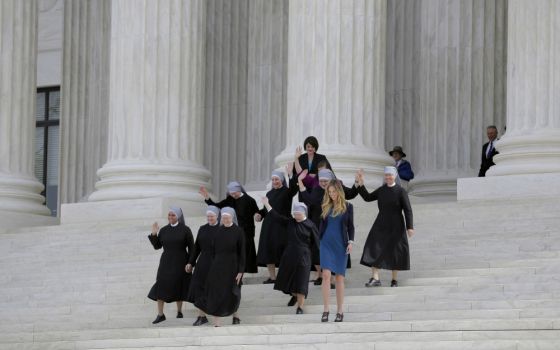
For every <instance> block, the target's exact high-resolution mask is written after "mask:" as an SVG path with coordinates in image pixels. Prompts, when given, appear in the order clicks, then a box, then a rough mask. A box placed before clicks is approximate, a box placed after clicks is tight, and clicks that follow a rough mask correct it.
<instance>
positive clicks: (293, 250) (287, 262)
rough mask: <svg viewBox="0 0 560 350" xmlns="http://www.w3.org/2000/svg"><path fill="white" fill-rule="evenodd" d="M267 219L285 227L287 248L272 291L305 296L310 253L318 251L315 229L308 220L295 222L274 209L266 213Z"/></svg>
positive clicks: (309, 267) (307, 285) (317, 235)
mask: <svg viewBox="0 0 560 350" xmlns="http://www.w3.org/2000/svg"><path fill="white" fill-rule="evenodd" d="M268 217H269V218H270V219H271V220H272V221H273V222H274V223H275V224H281V225H282V226H284V227H286V231H285V235H286V236H287V246H286V249H285V250H284V254H283V255H282V259H281V261H280V268H279V269H278V276H277V277H276V282H275V283H274V289H276V290H279V291H282V292H284V293H286V294H292V293H298V294H303V295H305V296H307V291H308V287H309V270H310V269H311V265H312V261H311V257H312V256H311V251H312V250H319V233H318V231H317V227H316V226H315V224H314V223H312V222H311V220H309V219H305V220H304V221H302V222H297V221H296V220H295V219H294V218H291V217H287V216H284V215H280V214H279V213H278V212H276V210H275V209H272V210H271V211H270V212H269V213H268ZM317 263H318V261H317Z"/></svg>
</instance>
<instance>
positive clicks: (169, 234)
mask: <svg viewBox="0 0 560 350" xmlns="http://www.w3.org/2000/svg"><path fill="white" fill-rule="evenodd" d="M148 238H149V240H150V242H151V243H152V245H153V246H154V249H160V248H162V247H163V253H162V254H161V258H160V260H159V267H158V271H157V277H156V283H155V284H154V285H153V287H152V289H150V292H149V293H148V298H150V299H152V300H163V301H165V302H166V303H171V302H173V301H183V300H187V296H188V293H189V281H190V277H191V274H188V273H186V271H185V266H186V265H187V263H188V260H189V254H191V253H192V251H193V247H194V239H193V235H192V232H191V229H190V228H189V227H188V226H185V225H182V224H178V225H177V226H175V227H172V226H171V225H166V226H164V227H162V228H161V230H160V231H159V234H158V235H157V236H152V235H148Z"/></svg>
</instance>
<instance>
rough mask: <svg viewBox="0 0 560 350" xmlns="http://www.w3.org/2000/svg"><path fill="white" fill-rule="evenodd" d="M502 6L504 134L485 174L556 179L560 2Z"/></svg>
mask: <svg viewBox="0 0 560 350" xmlns="http://www.w3.org/2000/svg"><path fill="white" fill-rule="evenodd" d="M508 7H509V11H508V69H507V72H508V73H507V74H508V76H507V79H508V83H507V84H508V85H507V87H508V96H507V133H506V134H505V135H504V137H502V138H501V140H500V141H499V142H498V143H497V144H496V148H497V149H498V151H499V152H500V154H499V155H497V156H495V157H494V162H495V163H496V165H495V166H493V167H491V168H490V169H489V171H488V172H487V173H486V175H487V176H496V175H522V174H543V173H555V174H558V173H560V99H559V98H558V93H559V91H560V3H559V2H558V1H555V0H540V1H534V2H533V1H519V0H510V1H509V5H508ZM527 181H531V179H527ZM532 181H535V179H533V180H532ZM556 181H557V180H556ZM549 185H551V184H548V183H547V184H543V187H544V190H545V191H546V189H547V188H550V187H549ZM554 187H555V188H556V189H558V183H556V184H554Z"/></svg>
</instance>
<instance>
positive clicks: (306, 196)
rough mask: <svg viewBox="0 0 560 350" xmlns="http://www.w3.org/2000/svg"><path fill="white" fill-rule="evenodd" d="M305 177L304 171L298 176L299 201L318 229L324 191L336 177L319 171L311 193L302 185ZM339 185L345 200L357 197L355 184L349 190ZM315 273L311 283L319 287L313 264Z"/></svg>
mask: <svg viewBox="0 0 560 350" xmlns="http://www.w3.org/2000/svg"><path fill="white" fill-rule="evenodd" d="M306 175H307V172H306V171H305V170H304V171H303V172H301V173H300V175H299V176H298V187H299V200H300V202H303V203H305V205H307V208H308V213H309V219H310V220H311V221H312V222H313V223H314V224H315V226H317V227H319V226H320V225H321V213H322V211H323V209H322V208H321V205H322V203H323V198H324V197H325V189H326V188H327V186H328V185H329V182H330V181H331V180H336V177H335V176H334V173H333V172H332V171H331V170H329V169H321V170H319V175H318V176H319V187H314V188H312V189H311V191H309V190H307V189H306V187H305V185H304V184H303V179H304V178H305V176H306ZM341 185H342V189H343V191H344V196H345V198H346V200H351V199H354V198H356V197H357V196H358V188H357V187H356V184H354V185H353V186H352V187H351V188H350V187H346V186H344V184H342V183H341ZM313 261H319V251H318V250H317V251H313ZM314 264H315V263H314ZM350 267H351V263H350V255H348V265H347V268H350ZM315 271H316V272H317V277H316V279H315V280H314V281H313V282H314V285H316V286H320V285H321V283H322V280H323V279H322V277H321V267H320V266H319V265H318V264H315ZM331 287H332V288H333V289H334V284H332V285H331Z"/></svg>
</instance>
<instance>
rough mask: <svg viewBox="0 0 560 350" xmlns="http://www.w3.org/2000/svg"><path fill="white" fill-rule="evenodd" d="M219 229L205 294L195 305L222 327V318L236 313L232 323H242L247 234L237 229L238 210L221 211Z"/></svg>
mask: <svg viewBox="0 0 560 350" xmlns="http://www.w3.org/2000/svg"><path fill="white" fill-rule="evenodd" d="M220 214H221V219H220V228H219V229H218V231H217V232H216V235H215V237H214V250H213V251H214V256H213V259H212V263H211V264H210V268H209V269H208V276H207V278H206V285H205V287H204V293H203V295H202V296H201V297H199V298H197V299H196V301H195V303H194V305H195V306H196V307H197V308H199V309H200V310H202V311H204V312H205V313H206V314H208V315H212V316H215V317H214V326H216V327H217V326H219V325H220V317H225V316H229V315H232V314H233V324H239V323H240V322H241V320H240V319H239V317H238V316H237V309H238V308H239V303H240V302H241V284H242V283H241V279H242V277H243V271H245V235H244V234H243V230H242V229H241V228H240V227H239V226H237V218H236V217H235V210H233V208H231V207H225V208H222V210H221V213H220Z"/></svg>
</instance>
